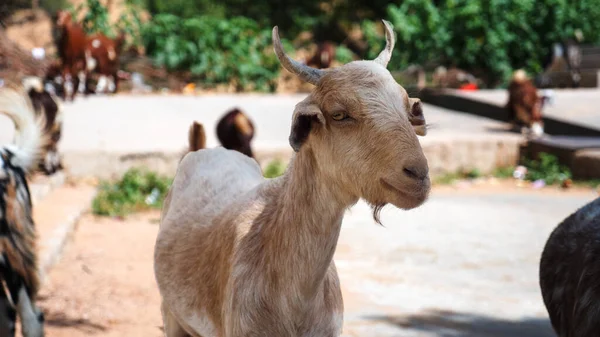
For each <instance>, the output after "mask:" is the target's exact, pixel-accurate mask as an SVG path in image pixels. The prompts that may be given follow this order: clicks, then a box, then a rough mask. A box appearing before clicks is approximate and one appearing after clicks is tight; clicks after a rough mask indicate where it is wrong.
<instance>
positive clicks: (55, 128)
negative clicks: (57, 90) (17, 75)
mask: <svg viewBox="0 0 600 337" xmlns="http://www.w3.org/2000/svg"><path fill="white" fill-rule="evenodd" d="M23 87H24V88H25V91H26V92H27V94H28V95H29V99H30V100H31V104H32V105H33V109H34V111H35V113H36V115H37V116H39V115H41V114H43V115H44V120H45V121H46V124H45V125H44V134H45V135H46V136H47V137H48V138H49V139H50V142H48V143H47V144H46V145H45V146H44V148H43V153H42V158H40V161H39V165H38V166H39V169H40V170H41V171H43V172H44V173H45V174H47V175H50V174H53V173H55V172H57V171H58V170H61V169H62V168H63V166H62V163H61V160H60V155H59V154H58V142H59V141H60V138H61V133H62V109H61V106H60V103H59V102H58V99H57V98H56V96H53V95H52V94H51V93H50V92H48V90H46V89H45V88H44V87H43V84H42V80H41V79H39V78H37V77H29V78H26V79H25V80H24V81H23Z"/></svg>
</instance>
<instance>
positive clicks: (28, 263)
mask: <svg viewBox="0 0 600 337" xmlns="http://www.w3.org/2000/svg"><path fill="white" fill-rule="evenodd" d="M0 111H1V112H2V113H4V114H6V115H8V117H10V118H11V119H12V120H13V122H14V123H15V128H16V142H15V144H11V145H6V146H4V147H2V148H0V284H2V283H4V284H5V287H2V288H1V289H0V290H1V291H0V307H1V308H2V309H3V310H1V311H0V322H1V324H2V325H1V326H0V335H1V336H14V335H15V326H16V317H17V314H18V315H19V318H20V320H21V327H22V328H21V330H22V332H23V336H25V337H34V336H35V337H40V336H43V335H44V331H43V330H44V315H43V313H42V312H41V311H40V310H39V309H38V308H37V307H36V305H35V298H36V295H37V292H38V289H39V278H38V265H37V252H36V240H37V237H36V231H35V224H34V221H33V219H32V215H31V209H32V204H31V195H30V192H29V186H28V183H27V175H28V173H29V172H30V171H31V170H32V169H33V167H34V166H35V164H36V163H37V161H38V159H39V155H40V154H41V151H42V149H43V148H44V145H45V143H46V142H47V141H48V140H47V138H46V137H45V136H44V134H43V128H44V126H43V124H44V123H45V122H44V116H43V115H40V116H39V117H38V118H37V121H36V118H34V112H33V108H32V106H31V104H30V103H29V101H28V99H27V93H22V95H21V94H20V93H19V92H17V91H15V90H13V89H10V88H2V89H0Z"/></svg>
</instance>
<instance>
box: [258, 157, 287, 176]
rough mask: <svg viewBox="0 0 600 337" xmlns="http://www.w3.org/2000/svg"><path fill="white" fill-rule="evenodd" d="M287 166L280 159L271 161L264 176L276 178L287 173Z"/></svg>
mask: <svg viewBox="0 0 600 337" xmlns="http://www.w3.org/2000/svg"><path fill="white" fill-rule="evenodd" d="M285 168H286V165H285V164H284V163H283V162H282V161H281V160H279V159H276V160H273V161H271V162H270V163H269V164H267V167H265V170H264V173H263V175H264V176H265V178H276V177H279V176H280V175H282V174H283V173H284V172H285Z"/></svg>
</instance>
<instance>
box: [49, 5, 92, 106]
mask: <svg viewBox="0 0 600 337" xmlns="http://www.w3.org/2000/svg"><path fill="white" fill-rule="evenodd" d="M56 25H57V27H58V29H59V32H60V33H59V37H58V41H57V50H58V55H59V57H60V59H61V62H62V72H61V75H62V80H63V83H62V85H63V91H64V97H63V98H64V99H70V100H71V101H72V100H73V99H74V97H75V92H76V91H82V90H83V89H82V87H85V82H86V78H87V73H86V67H85V46H86V39H87V38H86V34H85V32H84V30H83V27H82V26H81V25H80V24H78V23H75V22H73V18H72V17H71V13H69V12H68V11H66V10H61V11H59V12H58V14H57V20H56ZM71 85H72V86H71Z"/></svg>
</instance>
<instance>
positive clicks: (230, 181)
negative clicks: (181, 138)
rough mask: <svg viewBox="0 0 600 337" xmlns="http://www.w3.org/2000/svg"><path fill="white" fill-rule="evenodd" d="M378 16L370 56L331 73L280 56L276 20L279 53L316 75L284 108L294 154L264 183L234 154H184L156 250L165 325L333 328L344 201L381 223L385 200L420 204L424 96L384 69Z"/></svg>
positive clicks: (292, 67) (230, 331)
mask: <svg viewBox="0 0 600 337" xmlns="http://www.w3.org/2000/svg"><path fill="white" fill-rule="evenodd" d="M384 24H385V28H386V41H387V43H386V47H385V50H383V51H382V52H381V53H380V55H379V56H378V57H377V58H376V59H375V60H373V61H354V62H351V63H348V64H346V65H344V66H341V67H338V68H333V69H328V70H319V69H314V68H310V67H308V66H305V65H303V64H301V63H299V62H297V61H295V60H292V59H291V58H289V56H287V55H286V54H285V52H284V51H283V47H282V45H281V41H280V40H279V34H278V30H277V26H275V27H274V28H273V44H274V49H275V52H276V54H277V56H278V58H279V61H280V62H281V63H282V65H283V66H284V67H285V68H286V69H287V70H288V71H290V72H292V73H294V74H296V75H297V76H299V77H300V78H301V79H302V80H304V81H307V82H309V83H312V84H313V85H315V86H316V89H315V90H314V91H313V92H312V93H311V94H310V95H309V96H308V97H307V98H306V99H304V100H303V101H302V102H300V103H298V104H297V105H296V108H295V111H294V114H293V121H292V129H291V135H290V138H289V139H290V144H291V146H292V148H293V149H294V151H296V154H295V156H294V158H292V160H291V162H290V164H289V167H288V169H287V171H286V172H285V174H284V175H283V176H281V177H278V178H275V179H270V180H269V179H265V178H263V176H262V174H261V169H260V167H259V166H258V164H257V163H256V161H254V160H252V159H251V158H249V157H247V156H245V155H243V154H241V153H239V152H237V151H233V150H226V149H223V148H215V149H205V150H200V151H196V152H190V153H188V154H187V155H186V156H185V157H184V158H183V160H182V161H181V163H180V165H179V167H178V170H177V174H176V176H175V179H174V182H173V185H172V187H171V189H170V191H169V193H168V196H167V198H166V200H165V204H164V208H163V212H162V215H161V224H160V231H159V234H158V237H157V240H156V247H155V255H154V269H155V276H156V280H157V283H158V287H159V290H160V293H161V296H162V307H161V310H162V315H163V322H164V328H165V334H166V336H168V337H183V336H195V337H212V336H225V337H233V336H269V337H282V336H338V335H340V334H341V330H342V320H343V303H342V296H341V291H340V284H339V280H338V275H337V271H336V268H335V265H334V263H333V260H332V258H333V254H334V252H335V249H336V245H337V241H338V236H339V233H340V229H341V224H342V218H343V215H344V212H345V211H346V209H347V208H348V207H350V206H351V205H353V204H355V203H356V202H357V201H358V200H359V198H363V199H365V200H366V201H367V202H369V203H370V204H371V205H373V209H374V217H375V219H376V220H377V221H378V214H379V211H380V210H381V208H382V207H383V206H384V205H385V204H386V203H391V204H393V205H394V206H396V207H399V208H402V209H411V208H415V207H418V206H419V205H421V204H422V203H423V202H424V201H425V200H426V199H427V197H428V195H429V190H430V181H429V174H428V172H429V169H428V165H427V160H426V158H425V156H424V155H423V151H422V149H421V145H420V143H419V141H418V139H417V136H416V133H418V134H421V135H424V133H425V132H424V124H425V119H424V117H423V114H422V111H421V104H420V101H418V100H416V99H411V98H409V97H408V95H407V93H406V91H405V90H404V89H403V88H402V87H401V86H400V85H398V83H396V81H395V80H394V78H393V77H392V76H391V74H390V73H389V71H388V70H386V65H387V63H388V62H389V59H390V57H391V53H392V50H393V47H394V35H393V31H392V28H391V26H390V24H389V23H388V22H386V21H384ZM411 124H412V125H411ZM415 130H418V131H417V132H416V131H415Z"/></svg>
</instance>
